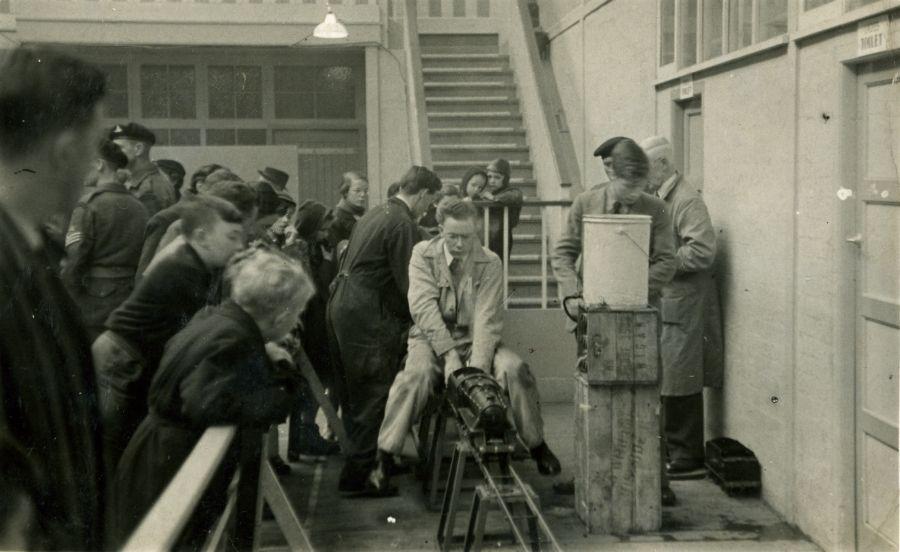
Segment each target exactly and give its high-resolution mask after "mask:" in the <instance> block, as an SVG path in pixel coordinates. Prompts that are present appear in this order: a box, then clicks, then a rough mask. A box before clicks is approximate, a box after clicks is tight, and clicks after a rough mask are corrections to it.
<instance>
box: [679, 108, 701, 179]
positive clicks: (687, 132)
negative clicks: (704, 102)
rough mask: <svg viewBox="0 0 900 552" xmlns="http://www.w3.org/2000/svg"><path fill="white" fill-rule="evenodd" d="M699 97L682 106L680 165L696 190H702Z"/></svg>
mask: <svg viewBox="0 0 900 552" xmlns="http://www.w3.org/2000/svg"><path fill="white" fill-rule="evenodd" d="M700 101H701V100H700V98H694V99H693V100H691V102H690V103H689V104H687V105H686V106H685V108H684V121H683V124H684V128H683V129H682V136H683V137H684V146H683V148H682V150H681V151H682V152H683V153H682V155H683V156H684V157H683V159H682V161H681V162H682V164H681V166H682V167H684V175H685V176H686V177H687V179H688V181H689V182H690V183H691V184H692V185H693V186H694V189H696V190H697V191H698V192H701V193H702V192H703V110H702V108H701V105H700Z"/></svg>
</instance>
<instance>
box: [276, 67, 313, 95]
mask: <svg viewBox="0 0 900 552" xmlns="http://www.w3.org/2000/svg"><path fill="white" fill-rule="evenodd" d="M314 82H315V67H304V66H301V65H277V66H275V91H276V92H298V91H306V90H312V89H313V84H314Z"/></svg>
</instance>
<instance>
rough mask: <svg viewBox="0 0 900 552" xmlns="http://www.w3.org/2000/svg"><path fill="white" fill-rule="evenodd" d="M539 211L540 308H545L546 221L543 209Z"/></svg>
mask: <svg viewBox="0 0 900 552" xmlns="http://www.w3.org/2000/svg"><path fill="white" fill-rule="evenodd" d="M539 212H540V213H541V308H542V309H546V308H547V223H546V221H545V220H544V212H545V209H544V208H543V207H540V208H539Z"/></svg>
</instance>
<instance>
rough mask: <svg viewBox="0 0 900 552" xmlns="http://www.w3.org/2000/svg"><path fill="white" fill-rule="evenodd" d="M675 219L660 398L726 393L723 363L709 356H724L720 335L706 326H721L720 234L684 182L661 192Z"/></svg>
mask: <svg viewBox="0 0 900 552" xmlns="http://www.w3.org/2000/svg"><path fill="white" fill-rule="evenodd" d="M660 194H661V195H662V199H663V200H665V202H666V209H667V210H668V212H669V214H670V215H671V219H672V229H673V234H674V237H675V261H676V264H677V268H676V270H675V277H674V278H672V281H671V282H669V283H668V284H666V285H665V286H664V287H663V289H662V299H661V302H660V304H661V307H660V316H661V319H662V322H663V325H662V335H661V337H660V346H661V349H660V355H661V358H662V368H663V370H662V384H661V386H660V394H662V395H664V396H685V395H694V394H696V393H700V392H701V391H702V390H703V387H704V385H706V386H711V387H721V383H722V368H723V366H722V361H721V360H718V361H716V360H715V359H716V357H717V355H715V354H712V355H710V354H708V351H710V350H713V351H721V349H722V345H721V334H720V333H718V332H706V331H705V328H706V320H705V318H706V317H708V316H713V317H714V320H712V321H711V322H712V324H713V325H714V326H715V325H717V324H721V321H719V320H718V318H719V317H718V316H716V314H717V313H718V308H714V309H713V308H708V307H707V303H709V302H713V301H714V302H715V306H716V307H718V300H717V296H716V294H717V291H716V286H715V282H714V281H713V279H712V273H711V270H710V269H711V268H712V266H713V263H714V261H715V258H716V233H715V230H714V229H713V225H712V221H711V220H710V218H709V212H708V211H707V209H706V204H705V203H704V202H703V198H701V197H700V194H698V193H697V192H696V191H695V190H694V189H693V188H692V187H691V185H690V183H689V182H687V181H686V180H685V179H684V177H682V176H681V175H678V177H677V179H676V180H675V182H674V185H673V186H671V187H667V188H665V189H661V190H660Z"/></svg>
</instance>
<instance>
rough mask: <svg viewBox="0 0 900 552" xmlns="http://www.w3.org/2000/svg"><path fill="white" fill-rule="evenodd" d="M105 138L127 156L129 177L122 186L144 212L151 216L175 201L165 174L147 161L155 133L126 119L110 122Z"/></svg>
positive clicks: (173, 192) (175, 196) (176, 198)
mask: <svg viewBox="0 0 900 552" xmlns="http://www.w3.org/2000/svg"><path fill="white" fill-rule="evenodd" d="M109 139H110V140H112V141H113V142H115V143H116V145H117V146H119V147H120V148H122V152H124V153H125V155H126V156H127V157H128V170H129V171H131V180H129V181H128V183H127V184H126V186H127V188H128V189H129V190H130V191H131V193H133V194H134V195H135V196H136V197H137V198H138V199H139V200H140V201H141V203H143V204H144V207H146V208H147V214H148V215H150V216H151V217H152V216H153V215H155V214H156V213H157V212H158V211H160V210H162V209H165V208H166V207H169V206H171V205H174V204H175V202H176V201H178V196H177V195H176V194H175V187H174V186H172V183H171V182H169V178H168V177H167V176H166V175H165V174H164V173H163V172H162V171H161V170H159V167H157V166H156V165H154V164H153V162H152V161H150V148H152V147H153V144H155V143H156V135H155V134H153V133H152V132H151V131H150V130H149V129H148V128H147V127H145V126H143V125H139V124H138V123H128V124H126V125H116V126H114V127H113V128H112V130H111V131H110V133H109Z"/></svg>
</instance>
